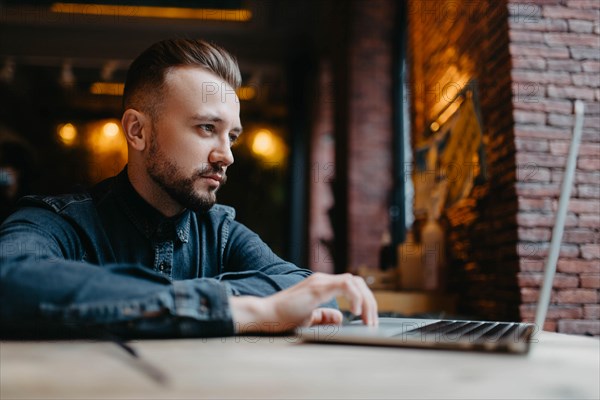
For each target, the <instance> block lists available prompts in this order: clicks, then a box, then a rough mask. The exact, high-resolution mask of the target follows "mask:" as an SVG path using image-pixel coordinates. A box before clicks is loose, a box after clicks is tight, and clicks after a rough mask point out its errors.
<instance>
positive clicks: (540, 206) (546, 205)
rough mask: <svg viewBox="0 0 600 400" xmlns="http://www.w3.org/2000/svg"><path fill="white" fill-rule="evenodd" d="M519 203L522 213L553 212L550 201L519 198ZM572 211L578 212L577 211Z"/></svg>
mask: <svg viewBox="0 0 600 400" xmlns="http://www.w3.org/2000/svg"><path fill="white" fill-rule="evenodd" d="M517 201H518V203H519V210H521V211H552V201H551V200H550V199H530V198H527V197H519V198H518V199H517ZM590 203H591V202H590ZM580 206H581V207H585V209H588V208H591V206H590V205H588V204H584V205H580ZM596 208H597V209H598V210H599V211H600V206H597V207H596ZM596 208H592V211H594V210H596ZM571 211H573V212H578V211H577V210H576V209H574V210H571ZM592 211H588V212H592Z"/></svg>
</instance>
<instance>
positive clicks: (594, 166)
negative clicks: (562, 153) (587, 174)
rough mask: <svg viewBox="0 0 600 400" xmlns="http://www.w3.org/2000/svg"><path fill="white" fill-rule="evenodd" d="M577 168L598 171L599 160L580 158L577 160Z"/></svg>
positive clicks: (599, 166) (599, 167)
mask: <svg viewBox="0 0 600 400" xmlns="http://www.w3.org/2000/svg"><path fill="white" fill-rule="evenodd" d="M577 168H579V169H583V170H587V171H597V170H598V169H600V159H599V158H590V157H581V158H579V159H577Z"/></svg>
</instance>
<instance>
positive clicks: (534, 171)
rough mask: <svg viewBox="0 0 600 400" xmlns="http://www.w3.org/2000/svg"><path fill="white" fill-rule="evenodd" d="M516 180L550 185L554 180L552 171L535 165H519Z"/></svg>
mask: <svg viewBox="0 0 600 400" xmlns="http://www.w3.org/2000/svg"><path fill="white" fill-rule="evenodd" d="M516 178H517V180H518V181H521V182H548V183H550V181H551V180H552V171H550V169H548V168H541V167H539V166H537V165H534V164H525V165H518V166H517V176H516Z"/></svg>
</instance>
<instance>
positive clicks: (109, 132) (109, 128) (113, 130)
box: [102, 122, 119, 137]
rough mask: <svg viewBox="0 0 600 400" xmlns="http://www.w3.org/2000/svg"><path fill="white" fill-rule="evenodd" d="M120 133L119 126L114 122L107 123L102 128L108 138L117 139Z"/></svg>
mask: <svg viewBox="0 0 600 400" xmlns="http://www.w3.org/2000/svg"><path fill="white" fill-rule="evenodd" d="M118 133H119V125H117V124H115V123H114V122H107V123H105V124H104V126H103V127H102V134H103V135H104V136H106V137H115V136H117V134H118Z"/></svg>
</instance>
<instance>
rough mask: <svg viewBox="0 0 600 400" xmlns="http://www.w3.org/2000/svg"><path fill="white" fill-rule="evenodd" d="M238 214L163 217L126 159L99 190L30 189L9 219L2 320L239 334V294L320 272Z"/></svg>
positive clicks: (266, 291)
mask: <svg viewBox="0 0 600 400" xmlns="http://www.w3.org/2000/svg"><path fill="white" fill-rule="evenodd" d="M234 218H235V212H234V210H233V208H231V207H227V206H223V205H215V206H213V207H212V208H211V209H210V210H209V211H208V212H192V211H189V210H186V211H184V212H183V213H182V214H180V215H177V216H175V217H171V218H167V217H164V216H163V215H162V214H161V213H159V212H158V211H157V210H155V209H154V208H153V207H152V206H150V205H149V204H148V203H146V202H145V201H144V200H143V199H142V198H141V196H140V195H139V194H138V193H137V192H136V191H135V190H134V188H133V186H132V185H131V183H130V182H129V180H128V178H127V171H126V169H125V170H123V171H122V172H121V173H120V174H119V175H117V176H116V177H113V178H110V179H108V180H105V181H103V182H101V183H100V184H98V185H96V186H95V187H94V188H93V189H92V190H91V191H90V192H88V193H78V194H70V195H63V196H52V197H39V196H28V197H25V198H23V199H22V200H21V201H20V203H19V209H18V210H17V211H16V212H15V213H14V214H12V215H11V216H10V217H9V218H8V219H7V220H6V221H5V222H4V223H3V224H2V226H0V296H1V299H0V321H1V323H2V329H3V330H6V329H8V330H9V331H10V330H11V329H16V330H18V329H19V328H24V327H28V328H27V329H44V328H42V327H44V326H49V325H50V324H54V326H63V327H64V326H70V327H81V326H86V327H89V326H96V327H101V328H102V329H108V330H110V331H113V332H118V333H121V334H124V335H127V336H151V337H155V336H158V337H160V336H224V335H231V334H233V333H234V326H233V321H232V316H231V311H230V308H229V300H228V299H229V297H230V296H232V295H254V296H267V295H270V294H273V293H275V292H277V291H279V290H282V289H284V288H287V287H289V286H292V285H294V284H296V283H298V282H299V281H301V280H302V279H304V278H305V277H307V276H308V275H310V271H308V270H305V269H300V268H298V267H296V266H295V265H293V264H290V263H287V262H285V261H283V260H282V259H280V258H279V257H278V256H276V255H275V254H274V253H273V252H272V251H271V249H270V248H269V247H268V246H267V245H266V244H265V243H264V242H263V241H262V240H261V239H260V238H259V237H258V235H256V234H255V233H253V232H252V231H250V230H249V229H248V228H246V227H245V226H244V225H242V224H240V223H238V222H236V221H235V220H234Z"/></svg>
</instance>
